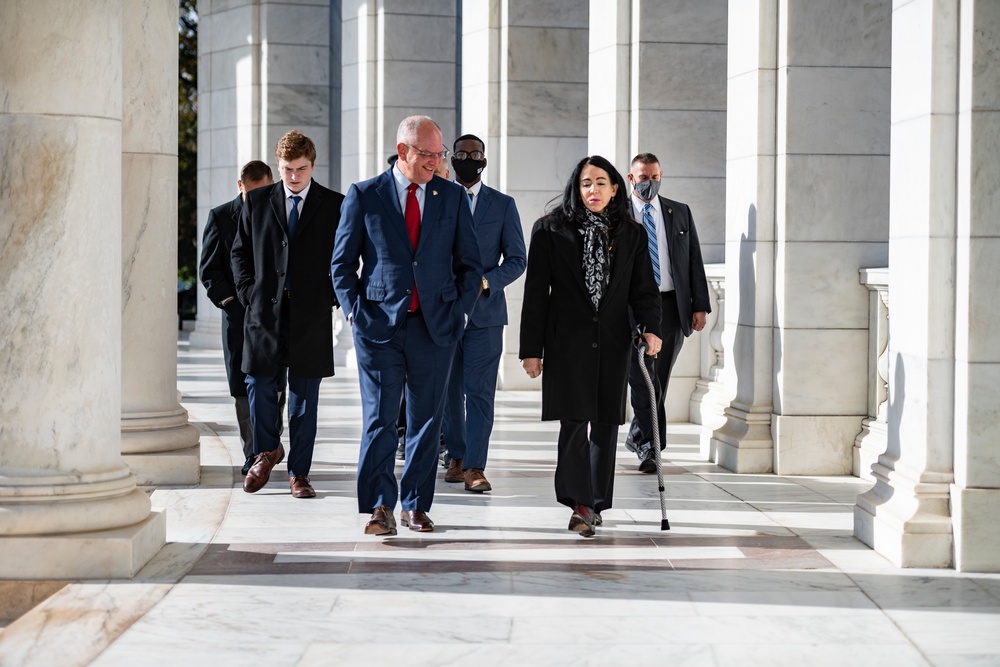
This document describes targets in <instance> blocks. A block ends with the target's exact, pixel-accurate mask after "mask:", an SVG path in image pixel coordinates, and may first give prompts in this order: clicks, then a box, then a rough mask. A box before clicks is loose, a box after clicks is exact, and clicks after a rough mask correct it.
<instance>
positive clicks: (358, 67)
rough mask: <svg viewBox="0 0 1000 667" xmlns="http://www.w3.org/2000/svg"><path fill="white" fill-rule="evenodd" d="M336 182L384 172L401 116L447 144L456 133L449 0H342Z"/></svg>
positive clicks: (344, 183) (454, 36)
mask: <svg viewBox="0 0 1000 667" xmlns="http://www.w3.org/2000/svg"><path fill="white" fill-rule="evenodd" d="M342 6H343V21H344V29H343V61H342V73H341V74H342V78H343V102H342V105H343V106H342V108H343V115H342V123H343V127H342V137H343V143H342V145H343V149H342V150H343V153H342V155H341V169H342V183H341V184H340V185H341V187H342V188H343V189H344V190H346V188H347V187H348V186H349V185H350V184H351V183H354V182H356V181H361V180H365V179H367V178H371V177H373V176H375V175H376V174H379V173H381V172H382V171H385V169H387V168H388V165H387V164H386V158H388V157H389V156H390V155H392V154H394V153H395V152H396V130H397V128H398V127H399V123H400V121H401V120H403V118H405V117H407V116H411V115H414V114H423V115H426V116H430V117H431V118H433V119H434V120H435V121H436V122H437V123H438V125H439V126H440V127H441V133H442V135H443V137H444V143H445V145H446V146H448V147H450V146H451V142H452V141H453V140H454V138H455V137H456V136H458V134H457V133H456V129H457V128H456V127H455V118H456V111H455V108H456V104H457V94H456V92H457V87H458V74H457V68H456V58H455V56H456V49H457V46H456V44H457V34H458V31H457V13H456V4H455V2H453V1H452V0H421V1H420V2H412V1H411V2H407V1H405V0H379V1H378V2H375V1H369V0H344V2H343V5H342Z"/></svg>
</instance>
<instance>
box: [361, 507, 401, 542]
mask: <svg viewBox="0 0 1000 667" xmlns="http://www.w3.org/2000/svg"><path fill="white" fill-rule="evenodd" d="M395 534H396V519H395V518H394V517H393V516H392V509H391V508H390V507H389V506H387V505H379V506H378V507H376V508H375V511H374V512H372V518H371V519H370V520H369V521H368V523H367V524H365V535H395Z"/></svg>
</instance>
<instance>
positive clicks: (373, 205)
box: [331, 116, 483, 535]
mask: <svg viewBox="0 0 1000 667" xmlns="http://www.w3.org/2000/svg"><path fill="white" fill-rule="evenodd" d="M396 153H397V155H398V156H399V158H398V159H397V160H396V162H395V164H394V165H393V166H391V167H390V168H389V169H388V170H387V171H385V172H384V173H382V174H381V175H379V176H376V177H375V178H372V179H370V180H367V181H363V182H361V183H355V184H354V185H352V186H351V187H350V189H349V190H348V193H347V198H346V199H345V200H344V205H343V207H342V208H341V218H340V227H339V228H338V229H337V237H336V241H335V244H334V250H333V260H332V262H331V274H332V277H333V285H334V289H335V290H336V293H337V300H338V301H339V303H340V304H341V306H342V307H343V308H344V312H345V313H347V317H348V320H349V321H350V322H351V324H352V326H353V329H354V347H355V351H356V354H357V358H358V375H359V381H360V385H361V406H362V413H363V419H364V430H363V433H362V436H361V452H360V455H359V457H358V510H359V511H360V512H361V513H363V514H364V513H368V512H371V514H372V516H371V520H369V521H368V523H367V525H366V526H365V534H368V535H394V534H395V533H396V520H395V517H394V516H393V510H394V508H395V506H396V499H397V498H399V499H400V504H401V505H402V513H401V514H400V522H401V523H402V524H403V525H404V526H407V527H409V528H410V530H416V531H421V532H426V531H430V530H433V529H434V524H433V522H432V521H431V519H430V517H428V516H427V512H428V511H429V510H430V508H431V503H432V502H433V500H434V481H435V473H436V471H437V460H438V441H439V438H440V433H441V414H442V412H443V409H444V396H445V388H446V387H447V384H448V374H449V372H450V370H451V363H452V359H453V357H454V355H455V346H456V344H457V343H458V339H459V338H460V337H461V335H462V332H463V330H464V328H465V323H466V320H467V318H468V315H469V314H471V313H472V308H473V306H474V305H475V303H476V299H477V298H478V296H479V292H480V289H481V281H482V276H483V271H482V261H481V260H480V257H479V245H478V244H477V242H476V232H475V230H474V229H473V224H472V212H471V211H470V210H469V204H468V200H467V196H466V194H465V190H464V189H462V188H461V187H459V186H458V185H456V184H455V183H451V182H449V181H446V180H444V179H443V178H441V177H440V176H437V175H435V173H434V170H435V168H436V167H437V166H438V163H440V162H441V160H443V159H445V158H446V157H447V153H448V151H447V150H446V149H445V148H444V146H443V144H442V142H441V129H440V128H439V127H438V125H437V123H435V122H434V121H433V120H432V119H430V118H428V117H427V116H410V117H408V118H404V119H403V121H402V122H401V123H400V124H399V129H398V131H397V133H396ZM359 269H360V275H359ZM404 391H405V393H406V463H405V465H404V467H403V474H402V477H401V478H400V479H399V480H398V481H397V479H396V473H395V470H394V466H395V462H396V458H395V454H396V443H397V439H396V418H397V416H398V413H399V402H400V399H401V397H402V395H403V392H404Z"/></svg>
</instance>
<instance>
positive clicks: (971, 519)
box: [951, 485, 1000, 572]
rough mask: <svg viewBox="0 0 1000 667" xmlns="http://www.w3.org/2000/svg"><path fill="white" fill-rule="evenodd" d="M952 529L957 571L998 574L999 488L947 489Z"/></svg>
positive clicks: (999, 541)
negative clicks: (949, 492)
mask: <svg viewBox="0 0 1000 667" xmlns="http://www.w3.org/2000/svg"><path fill="white" fill-rule="evenodd" d="M951 515H952V520H953V522H954V530H955V569H956V570H958V571H960V572H1000V532H998V531H997V530H996V518H997V516H1000V489H968V488H959V487H957V486H954V485H953V486H952V487H951Z"/></svg>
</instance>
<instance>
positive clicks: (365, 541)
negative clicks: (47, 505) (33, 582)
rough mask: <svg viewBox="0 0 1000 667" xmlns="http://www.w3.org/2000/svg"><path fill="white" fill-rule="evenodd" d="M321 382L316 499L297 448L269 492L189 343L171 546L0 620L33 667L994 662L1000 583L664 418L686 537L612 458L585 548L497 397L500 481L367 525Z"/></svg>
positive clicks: (217, 373)
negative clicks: (249, 487)
mask: <svg viewBox="0 0 1000 667" xmlns="http://www.w3.org/2000/svg"><path fill="white" fill-rule="evenodd" d="M338 373H339V375H338V376H337V377H335V378H333V379H328V380H325V381H324V382H323V385H322V390H321V395H322V400H323V405H322V407H321V410H320V430H319V438H318V442H317V448H316V456H315V464H314V471H313V475H312V479H313V483H314V485H315V487H316V490H317V498H316V499H314V500H296V499H293V498H292V497H291V495H290V494H289V492H288V487H287V486H286V482H285V480H284V474H283V473H284V470H283V466H284V464H281V465H279V466H278V467H277V468H276V470H275V471H274V473H273V476H272V480H271V483H270V484H269V485H268V486H266V487H265V488H264V489H263V490H262V491H260V492H259V493H257V494H255V495H252V496H251V495H248V494H245V493H243V491H242V489H241V487H240V486H239V483H238V482H239V480H238V477H239V474H238V473H239V465H240V463H241V456H240V445H239V441H238V437H237V431H236V426H235V412H234V410H233V406H232V399H231V398H230V397H229V396H228V394H227V391H226V383H225V375H224V373H223V369H222V359H221V352H218V351H212V350H204V349H194V350H192V349H189V348H188V346H187V344H186V342H185V341H182V342H181V344H180V348H179V365H178V382H179V386H180V389H181V391H182V392H183V400H182V404H183V406H184V407H185V408H187V409H188V410H189V411H190V413H191V418H192V423H194V424H195V425H196V426H197V427H198V428H199V430H200V432H201V435H202V439H201V444H202V446H201V449H202V476H201V484H200V485H199V486H195V487H184V488H180V487H174V488H169V489H166V488H164V489H157V490H155V491H153V492H152V494H151V498H152V502H153V505H154V507H156V508H165V509H166V510H167V517H168V533H167V536H168V541H169V543H168V545H167V546H166V547H165V548H164V549H163V550H162V551H161V552H160V553H159V554H158V555H157V556H156V558H154V559H153V561H151V562H150V564H149V565H148V566H147V567H146V568H145V569H144V570H143V571H142V572H141V573H140V576H139V577H138V578H136V579H135V580H132V581H105V582H86V583H71V584H69V585H67V586H65V587H64V588H62V589H61V590H59V591H58V592H56V593H54V594H53V595H52V596H51V597H49V598H48V599H47V600H45V601H44V602H43V603H42V604H41V605H40V606H39V607H37V608H35V609H34V610H32V611H31V612H29V613H27V614H25V615H24V616H22V617H21V618H20V619H18V620H16V621H14V622H13V623H11V624H10V625H9V626H8V627H7V628H6V629H4V630H3V631H2V633H0V664H3V665H6V664H11V665H14V664H17V665H54V664H58V665H98V666H101V667H117V666H119V665H122V666H124V665H129V666H131V665H135V664H142V665H171V666H173V665H177V664H206V663H209V662H211V663H213V664H216V665H235V664H267V665H273V666H279V665H295V666H298V667H306V666H313V665H329V664H336V665H366V666H367V665H381V664H401V665H402V664H405V665H435V666H436V665H460V664H468V663H475V664H477V665H509V664H517V663H522V664H525V665H574V666H576V665H623V664H627V665H630V666H639V665H665V664H669V665H684V666H685V667H686V666H689V665H690V666H701V665H705V666H712V667H715V666H728V665H733V666H736V665H739V666H741V667H742V666H745V665H750V666H755V665H762V666H771V665H803V664H808V665H819V666H826V665H830V666H833V665H843V664H851V665H877V666H878V667H887V666H889V665H891V666H893V667H896V666H897V665H903V666H909V665H914V666H916V665H920V666H926V665H938V666H952V665H992V664H1000V575H962V574H958V573H955V572H952V571H943V570H941V571H939V570H900V569H896V568H894V567H893V566H891V565H890V564H889V563H888V562H887V561H886V560H884V559H883V558H882V557H881V556H879V555H878V554H876V553H875V552H873V551H871V550H869V549H867V548H866V547H865V546H864V545H862V544H861V543H860V542H858V541H857V540H855V539H854V538H853V537H852V536H851V530H852V518H851V516H852V515H851V510H852V507H853V503H854V498H855V496H856V495H857V494H858V493H859V492H861V491H863V490H864V489H865V488H866V485H865V483H863V482H861V481H859V480H858V479H856V478H850V477H804V478H800V477H777V476H773V475H736V474H733V473H730V472H728V471H725V470H723V469H722V468H719V467H717V466H714V465H711V464H708V463H706V462H704V461H702V460H701V459H700V458H699V455H698V430H697V427H696V426H692V425H672V426H671V427H670V432H669V434H668V442H669V447H668V450H667V459H668V460H667V463H666V465H665V468H664V470H665V480H666V487H667V492H666V495H667V510H668V516H669V518H670V523H671V530H670V531H669V532H664V531H661V530H660V512H659V501H658V498H657V492H656V484H655V476H653V475H641V474H639V473H637V472H636V470H635V464H634V462H633V460H632V455H631V454H629V453H628V452H627V451H626V450H625V449H624V448H621V449H620V451H619V461H618V473H617V477H616V480H615V491H616V494H615V498H616V503H615V507H614V508H612V509H610V510H608V511H607V512H605V513H604V519H605V523H604V526H603V527H602V528H599V529H598V535H597V537H596V538H594V539H591V540H585V539H582V538H579V537H577V536H576V535H575V534H572V533H570V532H569V531H567V530H566V524H567V520H568V518H569V517H568V511H567V510H566V509H565V508H563V507H561V506H559V505H558V504H556V502H555V501H554V499H553V491H552V470H553V465H554V456H555V447H554V442H555V431H556V429H555V426H554V425H552V424H541V423H539V422H538V421H537V415H538V413H539V403H538V395H537V394H535V393H531V392H501V393H500V395H499V397H498V419H497V427H496V431H495V436H494V439H493V446H492V448H491V458H490V464H489V466H488V468H487V474H488V476H489V479H490V481H491V482H492V483H493V486H494V489H495V490H494V492H493V493H490V494H485V495H472V494H468V493H465V492H464V491H463V490H462V488H461V485H452V484H446V483H444V481H443V479H442V480H441V481H439V483H438V487H437V495H436V498H435V503H434V507H433V509H432V511H431V513H430V514H431V516H432V517H433V518H434V520H435V522H436V523H437V526H438V529H437V530H436V531H435V532H433V533H424V534H417V533H409V532H408V531H406V530H405V529H404V530H402V531H401V532H400V534H399V535H397V536H395V537H391V538H386V539H379V538H372V537H366V536H365V535H363V534H362V526H363V525H364V521H365V519H366V517H364V516H361V515H359V514H357V506H356V500H355V496H354V481H353V480H354V470H355V462H356V456H357V441H358V435H359V432H360V421H359V409H360V408H359V401H358V394H357V383H356V379H355V373H352V372H351V369H347V370H344V371H341V370H340V369H338Z"/></svg>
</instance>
